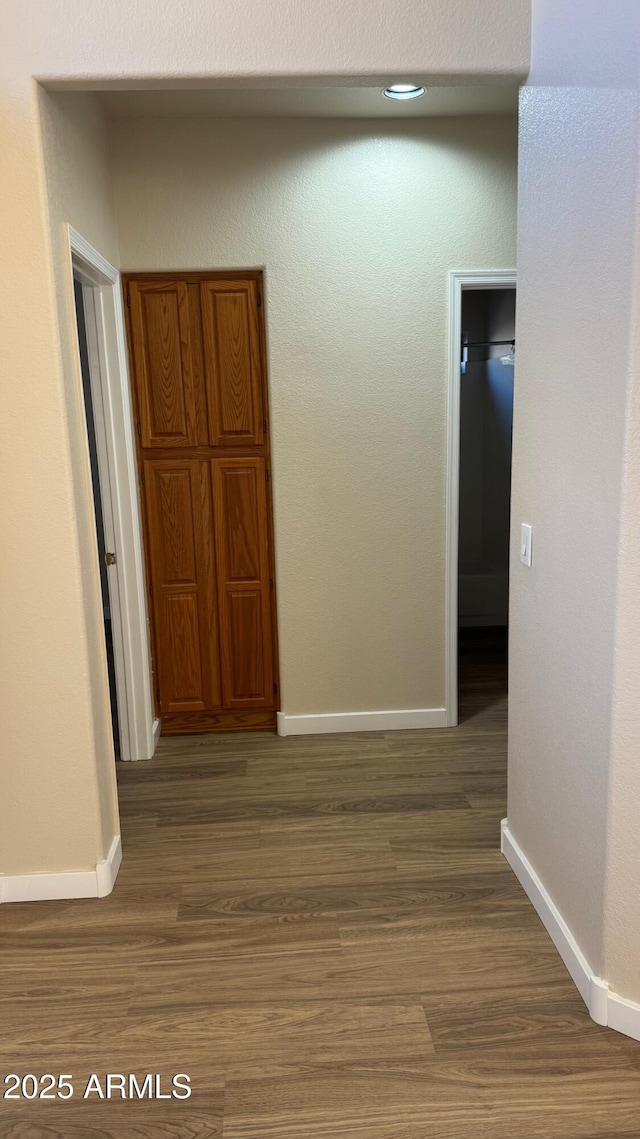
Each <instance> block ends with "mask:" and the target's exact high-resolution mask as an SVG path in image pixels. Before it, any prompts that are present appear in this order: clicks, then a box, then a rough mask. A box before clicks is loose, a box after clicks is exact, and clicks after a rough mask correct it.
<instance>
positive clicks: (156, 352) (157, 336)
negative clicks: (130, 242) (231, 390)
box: [129, 281, 198, 448]
mask: <svg viewBox="0 0 640 1139" xmlns="http://www.w3.org/2000/svg"><path fill="white" fill-rule="evenodd" d="M129 296H130V301H131V338H132V344H133V363H134V369H133V370H134V373H135V383H136V390H137V395H138V407H139V414H140V435H141V443H142V446H143V447H147V448H150V447H151V448H153V447H155V448H161V447H162V448H164V447H190V446H193V445H195V444H197V442H198V428H197V415H196V393H195V390H194V376H193V367H192V353H191V330H190V314H189V294H188V289H187V285H186V283H185V282H184V281H162V282H158V281H156V282H146V281H143V282H140V281H131V282H130V284H129Z"/></svg>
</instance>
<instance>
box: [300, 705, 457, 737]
mask: <svg viewBox="0 0 640 1139" xmlns="http://www.w3.org/2000/svg"><path fill="white" fill-rule="evenodd" d="M277 722H278V735H279V736H315V735H323V734H324V733H325V732H390V731H403V730H406V729H409V728H446V726H447V722H446V710H445V709H444V708H400V709H398V710H397V711H393V712H322V713H320V714H318V715H309V716H287V715H285V713H284V712H278V713H277Z"/></svg>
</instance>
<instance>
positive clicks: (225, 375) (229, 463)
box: [126, 274, 277, 731]
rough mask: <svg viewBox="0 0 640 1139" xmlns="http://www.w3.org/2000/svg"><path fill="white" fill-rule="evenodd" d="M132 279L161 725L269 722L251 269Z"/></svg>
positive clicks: (271, 637)
mask: <svg viewBox="0 0 640 1139" xmlns="http://www.w3.org/2000/svg"><path fill="white" fill-rule="evenodd" d="M194 277H195V280H194ZM126 288H127V300H128V306H129V312H130V320H129V334H130V342H131V343H130V347H131V361H132V372H133V378H134V388H135V391H134V394H135V398H136V405H137V408H138V416H139V420H138V442H139V447H138V451H139V461H140V475H141V484H142V490H143V501H144V507H145V522H146V554H147V577H148V584H149V593H150V606H149V608H150V615H151V622H152V644H153V655H154V676H155V681H156V697H157V701H158V710H159V712H160V715H161V717H162V722H163V731H206V730H215V729H229V728H247V727H258V726H259V727H265V726H271V725H272V724H273V723H275V707H276V699H277V661H276V653H275V612H274V591H273V550H272V540H271V533H272V527H271V514H270V510H271V503H270V495H269V482H268V478H269V466H268V463H269V453H268V432H267V430H266V427H267V425H266V417H265V412H264V409H265V408H266V406H267V401H266V393H265V376H264V366H263V350H262V343H263V341H262V332H261V325H260V320H259V296H260V293H259V288H260V281H259V277H258V275H255V276H253V277H249V278H246V279H245V278H240V277H238V278H237V279H236V278H229V277H227V276H225V277H221V278H220V279H218V278H215V277H211V276H207V277H205V276H204V275H202V276H200V275H193V274H185V275H184V278H182V277H176V276H175V275H172V276H171V277H166V278H165V277H162V276H158V275H154V276H153V277H146V276H144V275H139V276H138V275H134V276H132V277H130V278H129V279H128V280H127V283H126ZM178 449H179V453H178Z"/></svg>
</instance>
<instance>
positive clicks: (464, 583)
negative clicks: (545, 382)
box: [447, 273, 516, 725]
mask: <svg viewBox="0 0 640 1139" xmlns="http://www.w3.org/2000/svg"><path fill="white" fill-rule="evenodd" d="M515 305H516V291H515V273H486V274H484V273H482V274H480V273H469V274H464V273H452V274H451V322H450V372H449V470H448V473H449V486H448V533H447V560H448V567H447V568H448V573H447V590H448V597H447V655H448V660H447V713H448V723H449V724H451V725H453V724H457V723H458V720H459V718H460V717H465V716H466V715H467V714H471V713H472V712H473V711H474V710H475V711H476V712H477V711H478V708H477V707H476V708H475V709H469V708H466V707H465V709H464V712H461V711H460V712H459V698H460V696H462V695H464V693H465V691H466V690H467V689H470V688H471V689H473V691H474V693H475V694H476V697H475V699H476V703H477V700H478V698H480V699H483V698H484V697H483V696H482V694H483V693H484V696H486V703H487V707H490V706H491V702H492V699H493V698H495V699H496V700H499V699H501V697H502V696H503V695H506V679H507V647H508V614H509V526H510V500H511V436H512V423H513V396H514V373H515V347H516V343H515ZM478 693H480V694H481V695H480V697H478Z"/></svg>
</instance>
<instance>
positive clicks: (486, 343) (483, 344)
mask: <svg viewBox="0 0 640 1139" xmlns="http://www.w3.org/2000/svg"><path fill="white" fill-rule="evenodd" d="M515 342H516V340H515V336H509V337H507V339H506V340H473V341H471V342H470V343H467V341H466V340H463V341H462V347H463V348H491V347H493V346H494V345H498V344H514V345H515Z"/></svg>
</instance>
